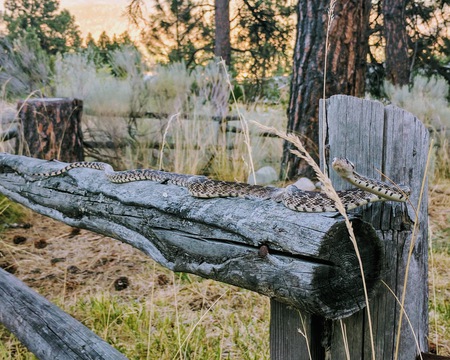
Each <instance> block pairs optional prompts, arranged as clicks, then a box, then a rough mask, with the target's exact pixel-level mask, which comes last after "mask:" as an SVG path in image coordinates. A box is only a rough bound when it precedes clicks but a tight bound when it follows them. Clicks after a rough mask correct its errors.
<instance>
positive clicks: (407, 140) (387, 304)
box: [271, 95, 428, 360]
mask: <svg viewBox="0 0 450 360" xmlns="http://www.w3.org/2000/svg"><path fill="white" fill-rule="evenodd" d="M321 105H322V106H323V103H322V104H321ZM320 114H321V116H322V110H321V111H320ZM321 126H325V131H320V135H321V139H320V144H322V134H325V135H326V139H325V146H326V162H327V164H329V163H330V161H331V160H332V159H333V157H336V156H339V157H347V158H349V159H350V160H352V161H353V162H354V163H355V164H356V170H357V171H358V172H360V173H362V174H366V175H368V176H370V177H373V178H375V179H383V180H385V179H384V178H383V175H382V174H381V173H380V172H378V171H377V169H378V170H380V171H381V172H382V173H383V174H385V175H386V176H388V177H389V178H390V179H392V180H393V181H394V182H396V183H398V184H405V185H408V186H409V187H410V188H411V190H412V195H411V197H410V200H411V204H408V205H406V204H402V203H392V202H389V203H374V204H370V205H368V206H366V207H363V208H360V209H356V210H354V211H352V214H353V215H354V216H358V217H361V219H363V220H364V221H367V222H369V223H370V224H372V225H373V226H374V228H375V229H376V232H377V234H378V236H379V238H380V239H381V240H382V244H383V245H382V246H383V249H384V253H385V257H384V259H383V265H382V267H381V268H382V269H383V273H382V280H383V281H384V282H385V283H386V284H387V286H388V287H389V288H390V289H392V290H393V291H394V293H395V294H396V296H397V297H399V298H401V294H402V290H403V281H404V278H405V269H406V262H407V258H408V251H409V248H410V245H411V241H413V253H412V258H411V264H410V269H409V277H408V279H409V280H408V285H407V293H406V302H405V308H406V312H407V314H408V316H409V318H410V320H411V322H412V326H413V329H414V332H415V334H416V336H417V341H418V344H419V346H420V350H421V351H424V352H426V350H427V347H428V345H427V340H426V337H427V334H428V288H427V271H428V265H427V263H428V258H427V221H428V219H427V187H426V186H425V190H424V196H423V198H422V203H421V204H420V205H421V206H420V213H419V218H418V219H419V220H418V223H417V225H418V227H417V229H418V230H417V233H416V237H415V239H414V240H412V229H413V222H414V220H415V213H414V209H413V207H415V208H417V207H418V200H419V195H420V188H421V183H422V179H423V178H424V172H425V164H426V158H427V152H428V132H427V130H426V128H425V126H424V125H423V124H422V123H421V122H420V121H419V120H418V119H417V118H416V117H414V116H413V115H412V114H410V113H408V112H406V111H404V110H402V109H399V108H397V107H395V106H391V105H390V106H386V107H385V106H384V105H383V104H381V103H379V102H376V101H368V100H361V99H357V98H354V97H349V96H342V95H337V96H333V97H331V98H330V99H329V100H327V123H326V124H324V119H323V118H322V119H321ZM322 130H323V128H322ZM323 165H324V164H322V166H323ZM330 177H331V179H332V182H333V184H334V186H335V188H336V189H337V190H341V189H346V188H348V184H347V183H345V182H344V181H343V180H342V179H340V178H339V177H338V176H337V175H336V174H334V173H333V172H331V173H330ZM364 247H365V245H364V244H363V245H362V246H359V249H360V250H361V249H363V248H364ZM282 306H283V305H282ZM370 308H371V313H372V321H373V331H374V337H375V351H376V358H377V359H393V358H394V351H395V343H396V336H397V334H396V332H397V325H398V322H399V311H400V310H399V305H398V303H397V301H396V300H395V298H394V297H393V295H392V294H391V293H390V291H389V290H388V289H387V288H386V287H385V286H384V285H380V287H379V289H378V291H377V293H376V295H375V296H374V298H373V299H371V301H370ZM304 316H307V317H308V319H307V320H306V322H307V324H316V325H317V319H313V318H312V317H311V316H309V315H307V314H305V315H304ZM272 321H276V322H277V323H279V324H283V323H284V324H286V326H289V324H290V323H293V322H294V320H290V323H288V322H286V321H283V319H273V320H272ZM343 325H344V327H345V328H346V331H347V336H346V338H347V341H348V344H349V352H350V355H351V358H352V359H353V358H355V359H370V358H371V356H372V354H371V346H370V337H369V329H368V320H367V314H366V311H360V312H358V313H356V314H354V315H352V316H351V317H348V318H346V319H344V320H343ZM311 326H312V325H311ZM277 331H282V332H283V333H285V334H289V336H290V339H291V340H292V341H296V340H295V339H297V341H300V342H302V341H303V340H301V338H300V335H299V334H298V332H297V329H296V328H295V327H291V330H290V331H289V329H287V328H285V329H281V328H280V329H278V330H277ZM319 333H320V335H319V339H314V343H317V342H319V343H320V342H321V343H322V347H323V351H324V354H323V356H322V355H321V354H320V353H319V352H318V354H319V355H317V356H314V357H313V360H318V359H320V360H322V359H325V358H327V359H328V358H331V359H333V360H341V359H346V354H345V349H344V343H343V335H342V331H341V324H340V322H338V321H324V322H323V323H322V331H321V332H320V331H319ZM271 336H272V335H271ZM273 339H274V341H273V342H272V346H277V344H276V342H275V339H276V337H275V335H274V337H273ZM296 346H297V345H296ZM306 351H307V349H306V348H302V350H301V351H298V349H297V348H295V347H293V349H292V354H294V355H293V357H292V359H302V357H301V356H300V355H297V357H295V354H298V353H299V352H300V353H305V352H306ZM418 352H419V350H418V349H417V347H416V343H415V340H414V336H413V334H412V332H411V330H410V328H409V326H408V325H407V323H406V320H405V317H403V322H402V332H401V339H400V351H399V354H400V358H401V359H414V358H415V357H416V355H417V354H418ZM284 353H285V354H286V351H285V352H284ZM287 353H289V352H287ZM276 359H283V357H273V358H272V360H276Z"/></svg>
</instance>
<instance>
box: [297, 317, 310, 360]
mask: <svg viewBox="0 0 450 360" xmlns="http://www.w3.org/2000/svg"><path fill="white" fill-rule="evenodd" d="M298 316H299V317H300V322H301V323H302V329H298V330H297V331H298V333H299V334H300V335H301V336H303V337H304V338H305V341H306V349H307V350H308V356H309V359H310V360H312V355H311V348H310V347H309V338H308V331H307V330H306V324H305V319H304V318H303V316H302V314H301V312H300V311H298Z"/></svg>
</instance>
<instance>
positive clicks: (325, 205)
mask: <svg viewBox="0 0 450 360" xmlns="http://www.w3.org/2000/svg"><path fill="white" fill-rule="evenodd" d="M332 166H333V169H334V170H335V171H336V172H337V173H338V174H339V175H340V176H341V177H342V178H344V179H345V180H347V181H348V182H350V183H351V184H353V185H355V186H357V188H356V189H351V190H345V191H338V192H337V193H338V195H339V197H340V198H341V200H342V203H343V205H344V207H345V209H346V210H351V209H354V208H356V207H359V206H362V205H366V204H368V203H372V202H376V201H388V200H392V201H401V202H404V201H406V200H407V197H408V196H409V194H410V190H409V188H407V187H405V186H402V187H394V186H391V185H389V184H386V183H384V182H381V181H378V180H374V179H371V178H367V177H365V176H362V175H360V174H358V173H357V172H356V171H355V166H354V165H353V163H351V162H350V161H349V160H347V159H341V158H335V159H334V160H333V165H332ZM75 168H90V169H96V170H102V171H104V172H105V175H106V177H107V178H108V179H109V181H111V182H113V183H128V182H132V181H141V180H151V181H155V182H159V183H163V184H174V185H178V186H182V187H185V188H187V189H188V191H189V193H190V194H191V195H192V196H194V197H198V198H214V197H245V198H259V199H272V200H274V201H276V202H282V203H283V204H284V205H285V206H286V207H288V208H289V209H292V210H295V211H301V212H327V211H337V209H336V206H335V202H334V201H333V200H332V199H330V198H329V197H328V196H327V195H326V194H324V193H321V192H315V191H303V190H300V189H298V188H297V187H295V186H293V185H290V186H288V187H286V188H276V187H270V186H261V185H249V184H245V183H238V182H228V181H217V180H211V179H208V178H207V177H205V176H196V175H185V174H176V173H171V172H166V171H160V170H150V169H138V170H128V171H114V169H113V168H112V167H111V165H109V164H106V163H102V162H74V163H71V164H69V165H67V166H65V167H63V168H62V169H60V170H57V171H54V172H49V173H35V174H33V176H39V177H51V176H58V175H61V174H64V173H67V172H68V171H69V170H71V169H75Z"/></svg>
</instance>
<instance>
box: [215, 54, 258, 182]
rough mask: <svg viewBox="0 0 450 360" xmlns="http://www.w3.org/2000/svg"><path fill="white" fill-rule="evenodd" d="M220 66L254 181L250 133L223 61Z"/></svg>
mask: <svg viewBox="0 0 450 360" xmlns="http://www.w3.org/2000/svg"><path fill="white" fill-rule="evenodd" d="M220 64H221V65H222V66H223V68H224V71H225V74H226V76H227V82H228V86H229V88H230V91H231V96H232V97H233V104H234V106H235V109H236V112H237V114H238V116H239V121H240V122H241V126H242V130H243V133H244V143H245V145H246V146H247V152H248V162H249V167H250V173H251V174H252V175H253V179H255V180H256V175H255V165H254V164H253V156H252V145H251V141H250V131H249V128H248V122H247V120H246V119H245V117H244V116H243V115H242V113H241V111H240V109H239V106H238V102H237V99H236V96H235V94H234V91H233V84H231V80H230V76H229V74H228V71H227V67H226V63H225V60H221V61H220Z"/></svg>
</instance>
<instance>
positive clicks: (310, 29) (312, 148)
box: [281, 0, 371, 179]
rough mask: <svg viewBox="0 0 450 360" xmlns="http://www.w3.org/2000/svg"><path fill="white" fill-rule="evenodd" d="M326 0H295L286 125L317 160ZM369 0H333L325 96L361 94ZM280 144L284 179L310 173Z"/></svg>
mask: <svg viewBox="0 0 450 360" xmlns="http://www.w3.org/2000/svg"><path fill="white" fill-rule="evenodd" d="M328 6H329V0H320V1H317V0H315V1H314V0H306V1H299V3H298V25H297V40H296V43H295V50H294V68H293V73H292V82H291V98H290V103H289V110H288V117H289V120H288V127H287V130H288V131H290V132H295V133H297V134H298V135H299V136H300V137H301V139H302V140H303V143H304V144H305V147H306V149H307V150H308V151H309V152H310V154H311V155H313V157H314V158H315V159H316V160H318V140H319V125H318V117H319V99H320V98H322V96H323V72H324V60H325V41H326V33H327V19H328V16H327V9H328ZM370 7H371V2H370V0H363V1H354V0H353V1H347V2H345V4H344V3H342V2H337V4H336V7H335V11H334V13H335V17H334V20H333V21H332V23H331V28H330V31H329V51H328V60H327V61H328V64H327V67H328V70H327V84H326V93H327V96H330V95H333V94H345V95H353V96H362V95H363V94H364V81H365V70H366V56H367V51H368V45H367V38H368V23H369V13H370ZM290 149H291V145H290V144H289V143H286V142H285V144H284V151H283V159H282V170H281V171H282V173H281V177H282V178H283V179H292V178H295V177H298V176H300V175H306V176H314V173H313V172H312V170H311V169H310V168H309V167H308V165H307V164H306V163H305V162H304V161H302V160H300V159H299V158H298V157H296V156H293V155H292V154H291V153H290Z"/></svg>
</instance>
